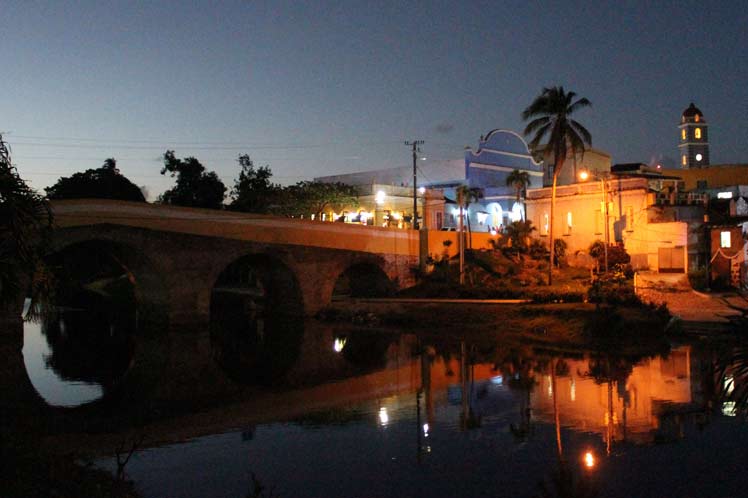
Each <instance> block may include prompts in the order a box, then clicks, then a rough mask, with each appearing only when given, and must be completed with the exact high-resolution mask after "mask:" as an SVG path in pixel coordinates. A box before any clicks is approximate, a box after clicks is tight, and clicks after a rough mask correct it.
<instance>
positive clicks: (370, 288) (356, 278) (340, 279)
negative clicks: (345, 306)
mask: <svg viewBox="0 0 748 498" xmlns="http://www.w3.org/2000/svg"><path fill="white" fill-rule="evenodd" d="M334 282H335V283H334V287H333V290H332V296H331V297H332V298H338V299H340V298H345V297H351V298H356V297H387V296H391V295H392V294H393V293H394V292H395V290H396V285H395V283H394V282H393V281H392V280H391V279H390V277H389V275H387V272H386V270H385V264H384V262H383V261H380V260H379V259H377V258H358V259H355V260H354V261H353V262H352V263H350V264H349V265H347V266H345V267H343V268H342V269H341V271H340V272H339V273H338V274H337V275H336V277H335V280H334Z"/></svg>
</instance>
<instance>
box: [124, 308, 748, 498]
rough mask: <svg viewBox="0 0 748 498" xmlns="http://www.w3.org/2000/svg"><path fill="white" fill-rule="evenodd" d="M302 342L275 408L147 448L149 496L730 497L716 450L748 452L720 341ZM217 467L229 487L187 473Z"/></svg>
mask: <svg viewBox="0 0 748 498" xmlns="http://www.w3.org/2000/svg"><path fill="white" fill-rule="evenodd" d="M348 348H351V350H350V351H351V352H350V353H348V355H346V351H347V350H348ZM300 351H301V354H300V356H299V362H297V364H296V365H294V367H293V368H292V369H291V370H290V374H291V378H296V379H297V380H298V382H297V383H296V385H297V388H296V389H294V390H290V391H287V392H284V393H282V394H280V393H275V394H273V395H272V396H270V395H268V396H270V397H265V398H264V397H262V396H260V397H258V398H257V399H256V400H255V401H254V402H253V403H257V404H258V405H259V406H260V407H261V408H263V409H264V410H265V411H264V413H265V415H264V416H263V418H265V420H267V417H270V418H271V419H273V418H275V419H277V420H279V422H277V423H258V421H256V420H253V419H252V418H251V417H248V418H247V419H246V420H244V421H242V420H239V421H237V420H230V421H227V426H233V427H244V429H243V430H242V431H238V432H236V433H227V434H219V435H215V436H208V437H203V438H198V439H195V440H193V441H192V442H191V443H189V444H187V445H176V446H173V447H164V448H156V449H151V450H148V451H145V452H141V453H139V454H138V455H137V456H136V458H134V460H133V463H132V464H131V468H130V469H128V472H129V474H130V475H131V476H132V477H133V478H134V479H135V480H136V482H137V483H138V485H139V487H140V489H141V491H142V492H143V494H144V496H163V495H164V494H169V495H174V496H206V495H210V496H241V495H242V492H243V490H246V489H247V487H246V486H247V483H246V482H244V481H243V479H244V477H242V476H247V475H249V474H250V473H255V474H256V475H257V476H258V477H259V478H260V480H261V481H262V482H263V484H265V485H267V486H272V487H274V488H275V489H276V492H277V493H278V494H280V495H281V496H330V497H334V496H358V495H361V494H362V490H366V491H367V493H368V494H370V495H372V496H463V495H479V494H486V495H489V496H501V495H503V494H509V493H511V494H512V495H516V496H537V495H539V496H590V497H591V496H598V495H602V496H643V495H652V496H664V495H669V494H684V493H686V492H689V489H690V488H691V487H693V493H691V494H694V495H699V496H707V495H719V496H722V495H730V493H731V492H732V491H734V490H735V489H739V488H738V484H737V480H739V474H734V475H733V474H730V475H728V476H726V477H725V478H724V479H722V481H720V482H719V483H717V484H714V482H713V479H708V472H710V471H713V470H714V469H711V467H710V465H711V463H710V462H711V461H712V459H713V460H714V461H715V463H716V462H717V461H718V460H719V459H721V464H722V465H728V466H730V465H732V466H734V465H738V462H744V461H745V457H748V454H747V453H748V450H746V443H748V441H747V440H748V434H746V431H745V430H744V429H743V428H742V427H740V426H733V425H725V421H729V420H734V418H730V417H724V416H723V415H721V411H720V410H722V409H723V408H722V407H723V406H724V405H722V403H723V402H724V401H721V400H722V399H723V398H721V397H720V392H721V388H720V386H731V387H725V388H724V389H723V390H724V391H725V394H726V395H733V394H734V393H736V392H739V391H740V389H741V386H745V382H744V379H743V380H740V381H739V380H738V378H739V376H738V375H737V374H738V373H739V372H740V363H739V362H738V361H737V358H736V360H735V361H732V362H730V363H729V366H728V367H726V368H725V373H724V375H721V374H720V373H719V371H717V370H715V369H714V367H715V365H716V363H715V360H716V359H717V358H720V357H721V356H722V355H721V354H715V353H714V352H712V351H707V350H703V349H700V348H694V347H693V346H689V345H681V346H677V347H674V348H673V350H672V351H671V352H670V353H669V354H667V355H662V354H659V353H657V354H653V356H649V355H647V354H646V353H642V352H639V354H637V355H632V354H613V353H611V352H606V353H603V352H601V351H600V350H599V349H591V350H584V349H577V350H568V351H565V352H559V351H551V350H549V349H543V348H538V347H531V346H529V345H527V344H520V343H514V344H508V343H503V342H499V341H495V342H491V341H469V340H465V341H455V342H447V341H436V340H432V339H427V338H425V337H418V336H416V335H414V334H400V335H397V334H393V333H391V332H390V333H384V332H383V331H377V330H373V329H369V330H367V329H341V328H334V327H328V326H321V325H319V324H316V325H315V324H310V323H307V324H306V325H305V337H304V340H303V341H302V344H301V346H300ZM365 352H368V355H367V354H364V353H365ZM354 353H355V354H354ZM710 386H711V387H710ZM710 393H713V395H712V394H710ZM725 399H726V398H725ZM731 399H732V398H731ZM732 402H735V403H737V402H738V401H737V399H735V400H734V401H732ZM279 403H283V405H284V406H285V408H283V409H279V408H278V405H279ZM710 407H713V408H714V410H711V409H710ZM289 420H290V422H289ZM282 421H285V422H282ZM705 427H709V429H705ZM216 432H224V431H222V430H221V431H216ZM654 443H658V444H657V446H652V445H653V444H654ZM662 443H667V444H662ZM718 455H719V458H718ZM208 468H211V469H212V468H220V469H222V470H221V472H222V475H224V476H227V475H230V476H233V478H232V479H222V482H229V481H230V482H232V483H233V482H235V483H236V486H233V485H231V484H226V485H225V486H223V485H222V486H221V487H219V488H216V487H212V486H210V485H209V484H206V483H208V482H210V479H204V478H201V479H200V480H195V479H193V478H192V477H191V476H193V475H195V473H196V472H197V470H198V469H201V472H202V471H203V470H204V469H208ZM340 469H345V471H344V472H342V471H341V470H340ZM683 469H688V470H687V471H686V472H687V474H688V479H687V480H685V479H684V476H683V472H684V470H683ZM710 469H711V470H710ZM705 473H706V474H705ZM289 476H293V478H292V479H291V478H289ZM736 479H737V480H736ZM539 482H543V484H542V485H539V484H538V483H539ZM641 483H646V485H644V484H641ZM686 483H688V486H686ZM712 486H717V487H716V488H714V490H713V489H712ZM598 489H599V490H601V492H600V493H597V490H598ZM712 491H714V492H712ZM732 494H733V495H735V493H734V492H733V493H732Z"/></svg>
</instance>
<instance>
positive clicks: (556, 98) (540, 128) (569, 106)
mask: <svg viewBox="0 0 748 498" xmlns="http://www.w3.org/2000/svg"><path fill="white" fill-rule="evenodd" d="M574 97H576V93H574V92H568V93H567V92H566V91H564V87H562V86H559V87H552V88H543V91H542V93H541V94H540V95H539V96H538V97H536V98H535V100H533V101H532V103H531V104H530V105H529V106H528V107H527V109H525V110H524V111H523V112H522V119H523V120H525V121H527V120H528V119H532V121H530V122H529V123H527V126H526V127H525V131H524V134H525V136H529V135H533V138H532V140H531V141H530V144H529V145H530V149H531V150H533V151H535V150H537V148H538V146H539V145H540V142H541V141H542V140H543V139H544V137H545V136H546V135H547V136H548V147H549V148H550V150H551V152H552V154H553V160H554V164H553V186H552V188H551V216H550V227H549V231H548V237H549V240H550V258H551V261H550V264H549V266H548V285H551V284H552V283H553V255H554V254H555V253H554V250H553V244H554V239H553V223H554V210H555V207H556V180H557V179H558V174H559V172H560V171H561V169H562V168H563V166H564V161H565V160H566V157H567V154H568V153H569V152H571V154H572V157H576V156H577V154H580V153H581V154H582V155H583V154H584V148H585V145H592V136H591V135H590V132H589V131H587V129H586V128H585V127H584V126H582V125H581V124H579V123H578V122H577V121H575V120H573V119H571V118H570V116H571V115H572V114H573V113H574V112H576V111H577V110H579V109H581V108H583V107H589V106H591V105H592V104H591V103H590V101H589V100H587V99H586V98H581V99H578V100H577V101H574Z"/></svg>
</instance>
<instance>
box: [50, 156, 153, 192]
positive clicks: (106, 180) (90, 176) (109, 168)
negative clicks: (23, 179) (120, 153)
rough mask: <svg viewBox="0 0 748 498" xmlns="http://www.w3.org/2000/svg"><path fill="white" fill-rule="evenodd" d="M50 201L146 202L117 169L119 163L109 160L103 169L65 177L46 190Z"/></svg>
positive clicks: (89, 170)
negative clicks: (107, 200) (100, 200)
mask: <svg viewBox="0 0 748 498" xmlns="http://www.w3.org/2000/svg"><path fill="white" fill-rule="evenodd" d="M44 190H45V191H46V192H47V197H48V198H49V199H119V200H122V201H136V202H145V197H144V196H143V192H141V191H140V188H138V186H137V185H135V184H134V183H132V182H131V181H130V180H128V179H127V178H125V177H124V176H123V175H122V174H121V173H120V172H119V170H118V169H117V161H115V160H114V158H111V157H110V158H109V159H107V160H105V161H104V164H103V165H102V166H101V168H98V169H88V170H86V171H85V172H83V173H75V174H74V175H73V176H71V177H66V176H63V177H61V178H60V179H59V180H57V183H55V184H54V185H52V186H51V187H47V188H45V189H44Z"/></svg>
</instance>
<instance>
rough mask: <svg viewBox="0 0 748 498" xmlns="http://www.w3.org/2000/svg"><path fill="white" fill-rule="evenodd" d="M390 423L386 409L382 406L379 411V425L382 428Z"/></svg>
mask: <svg viewBox="0 0 748 498" xmlns="http://www.w3.org/2000/svg"><path fill="white" fill-rule="evenodd" d="M389 421H390V416H389V415H387V408H385V407H384V406H383V407H381V408H380V409H379V423H380V425H381V426H382V427H384V426H386V425H387V422H389Z"/></svg>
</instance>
